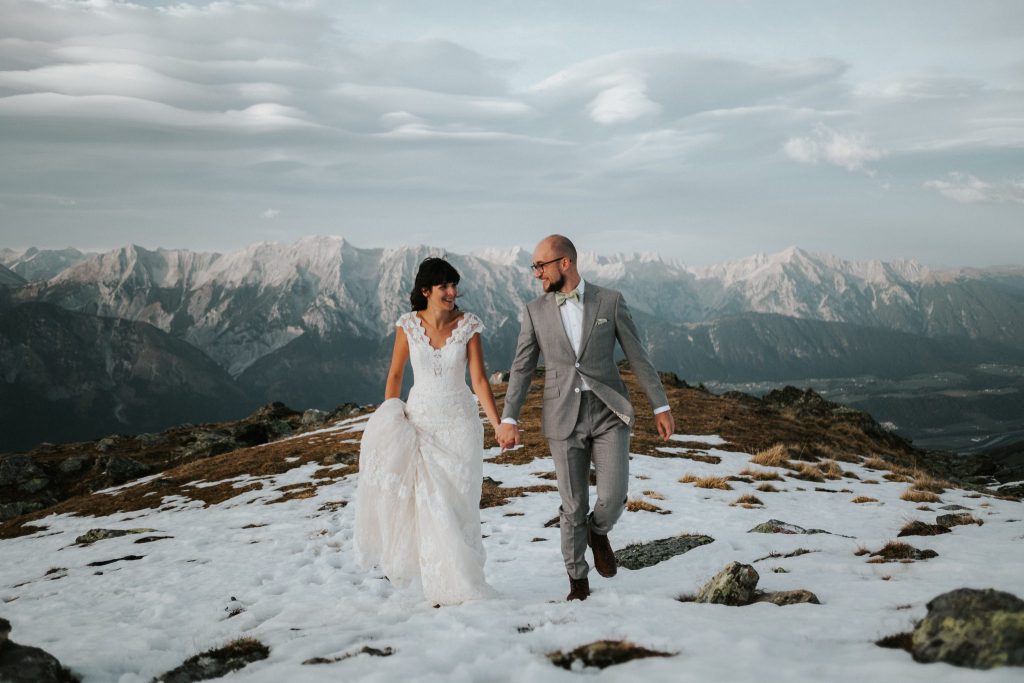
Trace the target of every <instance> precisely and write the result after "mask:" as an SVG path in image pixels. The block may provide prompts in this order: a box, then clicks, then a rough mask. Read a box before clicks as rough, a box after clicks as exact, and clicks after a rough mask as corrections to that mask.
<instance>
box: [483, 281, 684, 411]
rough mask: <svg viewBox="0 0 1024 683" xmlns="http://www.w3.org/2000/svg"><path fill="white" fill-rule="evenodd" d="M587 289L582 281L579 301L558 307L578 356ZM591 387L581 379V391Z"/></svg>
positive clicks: (579, 288)
mask: <svg viewBox="0 0 1024 683" xmlns="http://www.w3.org/2000/svg"><path fill="white" fill-rule="evenodd" d="M585 289H586V282H584V281H583V280H580V283H579V284H578V285H576V293H577V294H578V295H579V300H578V301H573V300H572V299H568V300H567V301H566V302H565V303H563V304H562V305H561V306H559V307H558V313H559V315H561V316H562V327H564V328H565V334H566V336H567V337H569V343H570V344H571V345H572V350H573V353H575V354H576V355H577V356H579V355H580V341H581V339H582V338H583V296H584V290H585ZM590 390H591V389H590V385H589V384H587V380H586V379H585V378H583V377H582V376H581V377H580V391H590ZM670 407H671V406H667V405H664V406H658V407H657V408H655V409H654V414H655V415H658V414H659V413H664V412H665V411H667V410H669V408H670ZM502 422H504V423H506V424H519V423H518V422H517V421H516V420H514V419H512V418H511V417H506V418H504V419H502Z"/></svg>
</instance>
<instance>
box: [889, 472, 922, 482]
mask: <svg viewBox="0 0 1024 683" xmlns="http://www.w3.org/2000/svg"><path fill="white" fill-rule="evenodd" d="M882 479H885V480H886V481H903V482H906V481H914V478H913V477H909V476H907V475H905V474H899V473H898V472H889V473H888V474H883V475H882Z"/></svg>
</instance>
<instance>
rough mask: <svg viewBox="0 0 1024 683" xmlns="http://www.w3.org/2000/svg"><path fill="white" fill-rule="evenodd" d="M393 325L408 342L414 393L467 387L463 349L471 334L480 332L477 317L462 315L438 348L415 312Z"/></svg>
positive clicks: (464, 349) (481, 323)
mask: <svg viewBox="0 0 1024 683" xmlns="http://www.w3.org/2000/svg"><path fill="white" fill-rule="evenodd" d="M395 325H396V326H397V327H400V328H402V331H403V332H405V336H406V338H407V339H408V340H409V360H410V361H411V362H412V372H413V388H414V389H416V390H417V392H424V391H425V392H429V393H435V392H437V393H447V392H452V391H460V390H465V389H466V388H468V387H467V385H466V359H467V354H466V346H467V344H468V343H469V340H470V339H472V338H473V335H474V334H479V333H481V332H483V330H484V323H483V321H482V320H480V318H478V317H477V316H475V315H473V314H472V313H466V314H464V315H463V316H462V318H460V319H459V322H458V323H456V325H455V329H454V330H452V333H451V335H450V336H449V337H448V340H447V341H446V342H445V343H444V346H442V347H441V348H439V349H435V348H434V347H433V346H432V345H431V344H430V337H428V336H427V331H426V329H425V328H424V327H423V322H422V321H421V320H420V317H419V316H418V315H416V312H415V311H411V312H409V313H406V314H404V315H403V316H402V317H400V318H399V319H398V322H396V323H395Z"/></svg>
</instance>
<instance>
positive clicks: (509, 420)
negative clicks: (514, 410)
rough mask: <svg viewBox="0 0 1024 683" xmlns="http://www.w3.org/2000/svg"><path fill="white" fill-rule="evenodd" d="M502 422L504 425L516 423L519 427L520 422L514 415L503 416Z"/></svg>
mask: <svg viewBox="0 0 1024 683" xmlns="http://www.w3.org/2000/svg"><path fill="white" fill-rule="evenodd" d="M501 424H503V425H516V426H517V427H518V426H519V423H518V422H517V421H516V419H515V418H514V417H503V418H501Z"/></svg>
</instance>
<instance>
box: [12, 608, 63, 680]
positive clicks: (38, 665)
mask: <svg viewBox="0 0 1024 683" xmlns="http://www.w3.org/2000/svg"><path fill="white" fill-rule="evenodd" d="M10 632H11V623H10V622H9V621H7V620H6V619H0V681H3V683H77V681H78V677H76V676H75V675H74V674H72V673H71V672H70V671H69V670H68V669H66V668H65V667H63V666H61V663H60V662H59V661H57V658H56V657H54V656H53V655H51V654H50V653H48V652H46V651H44V650H40V649H39V648H38V647H29V646H28V645H19V644H18V643H15V642H14V641H12V640H9V639H8V635H9V634H10Z"/></svg>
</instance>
